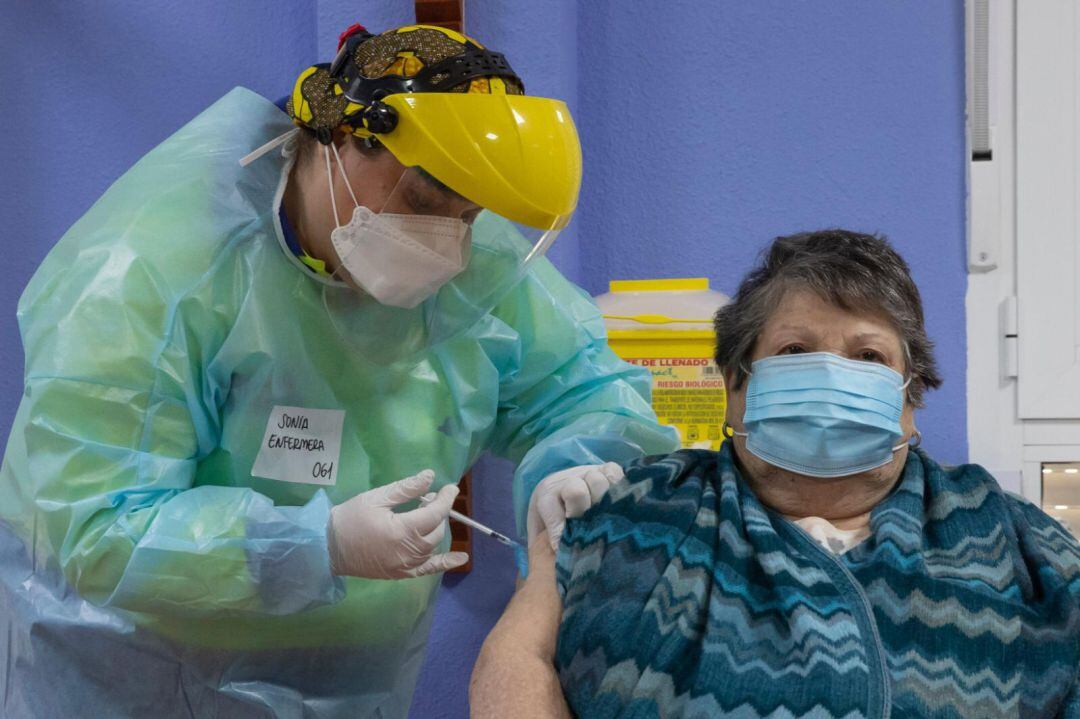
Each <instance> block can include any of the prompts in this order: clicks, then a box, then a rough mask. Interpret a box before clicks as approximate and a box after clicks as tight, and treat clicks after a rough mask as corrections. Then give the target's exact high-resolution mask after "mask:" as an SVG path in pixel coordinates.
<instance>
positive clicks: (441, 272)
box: [325, 93, 581, 363]
mask: <svg viewBox="0 0 1080 719" xmlns="http://www.w3.org/2000/svg"><path fill="white" fill-rule="evenodd" d="M384 102H386V103H387V104H390V105H392V106H393V107H394V108H395V109H396V110H397V112H398V116H399V122H398V124H397V127H396V128H395V129H394V130H393V131H392V132H389V133H386V134H382V135H379V136H378V138H379V140H380V142H382V144H383V145H385V146H386V148H387V149H388V150H389V151H390V152H391V153H393V154H394V156H395V157H396V158H397V159H398V161H399V162H400V163H401V164H403V165H405V170H404V171H403V172H402V174H401V176H400V178H399V179H398V180H397V182H396V185H395V186H394V188H393V190H392V191H391V192H390V193H389V195H388V196H387V197H386V198H385V200H384V201H382V202H381V204H380V206H379V207H377V208H373V207H367V206H365V205H364V204H362V203H361V202H357V201H356V198H353V200H354V201H353V207H352V208H337V207H335V214H336V216H337V218H338V220H337V222H338V223H339V225H338V228H337V229H336V230H335V231H334V233H333V234H332V236H331V239H332V243H333V246H334V250H335V253H336V254H337V259H338V263H337V267H336V268H335V271H334V276H335V278H336V279H338V280H340V281H341V282H342V283H343V284H344V285H346V286H347V288H348V290H346V289H345V288H344V287H341V286H338V287H336V288H335V287H327V291H326V295H325V296H326V299H327V309H328V311H329V312H330V315H331V318H332V319H333V320H334V323H335V326H337V328H338V330H339V332H341V333H342V334H344V335H346V336H347V337H348V338H349V339H350V341H352V342H354V343H359V344H361V345H362V349H363V353H364V355H365V356H367V357H370V358H371V359H372V360H373V361H376V362H378V363H386V362H389V361H397V360H400V359H404V358H406V357H408V356H410V355H414V354H416V353H418V352H420V351H422V350H424V349H426V348H428V347H431V346H432V345H434V344H437V343H439V342H442V341H443V340H446V339H448V338H450V337H452V336H454V335H456V334H458V333H460V332H462V331H464V330H466V329H468V328H469V327H471V326H473V325H474V324H475V323H476V322H477V321H478V320H480V319H481V318H482V317H483V316H485V315H486V314H488V313H489V312H490V311H491V310H492V309H493V308H494V307H495V306H496V305H497V304H498V303H499V301H500V300H502V299H503V297H505V295H506V293H507V292H508V291H509V290H510V289H511V288H513V287H514V285H516V284H517V283H518V282H519V281H520V280H521V278H522V275H523V274H524V273H525V272H526V271H527V270H528V268H529V265H530V264H531V263H532V262H534V261H535V260H536V259H537V258H539V257H543V256H544V254H545V253H546V252H547V250H548V248H549V247H550V246H551V244H552V243H553V242H554V241H555V238H556V237H557V236H558V234H559V232H560V231H561V230H562V228H563V227H565V226H566V224H567V223H568V222H569V220H570V216H571V215H572V213H573V210H574V207H575V206H576V203H577V194H578V188H579V186H580V181H581V155H580V147H579V145H578V141H577V133H576V130H575V128H574V126H573V121H572V120H571V119H570V114H569V111H568V110H567V109H566V106H565V104H563V103H561V102H558V101H554V100H547V99H544V98H533V97H526V96H504V95H478V94H472V95H469V94H462V93H425V94H413V95H406V94H400V95H392V96H389V97H387V98H386V99H385V100H384ZM330 158H331V155H330V154H329V153H328V154H327V156H326V161H327V172H328V173H331V174H332V173H334V172H336V171H335V170H333V169H332V167H331V159H330ZM338 167H339V168H340V163H338ZM342 179H344V178H343V176H342V177H339V178H338V180H339V181H341V180H342ZM345 184H346V186H349V185H348V182H346V183H345ZM350 192H351V189H350ZM341 223H343V224H341ZM372 300H374V301H372Z"/></svg>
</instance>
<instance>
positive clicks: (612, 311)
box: [596, 278, 730, 449]
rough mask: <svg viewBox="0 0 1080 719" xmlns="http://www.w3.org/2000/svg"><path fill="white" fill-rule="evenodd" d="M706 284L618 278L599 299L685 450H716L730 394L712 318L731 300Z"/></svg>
mask: <svg viewBox="0 0 1080 719" xmlns="http://www.w3.org/2000/svg"><path fill="white" fill-rule="evenodd" d="M729 301H730V300H729V299H728V297H727V295H725V294H723V293H721V292H716V291H714V290H711V289H709V280H708V279H705V278H693V279H673V280H615V281H612V282H611V283H610V285H609V292H607V293H606V294H603V295H600V296H599V297H597V298H596V304H597V305H598V306H599V307H600V311H601V312H602V313H603V315H604V322H605V323H606V325H607V332H608V343H609V344H610V345H611V349H612V350H614V351H615V354H617V355H619V356H620V357H622V358H623V359H624V360H626V361H627V362H631V363H633V364H636V365H640V366H642V367H647V368H648V369H649V371H650V372H652V404H653V409H654V410H655V411H656V414H657V416H658V417H659V419H660V422H661V424H670V425H674V426H675V427H676V428H677V429H678V430H679V436H680V437H681V438H682V444H683V446H684V447H699V448H711V449H717V448H719V447H720V442H721V441H722V440H723V434H722V432H721V428H722V427H723V424H724V409H725V407H726V404H727V395H726V393H725V391H724V379H723V377H722V376H721V374H720V370H719V369H717V367H716V365H715V364H714V363H713V350H714V342H715V338H714V335H713V330H712V316H713V314H714V313H715V312H716V310H717V309H718V308H719V307H721V306H722V305H725V304H727V303H728V302H729Z"/></svg>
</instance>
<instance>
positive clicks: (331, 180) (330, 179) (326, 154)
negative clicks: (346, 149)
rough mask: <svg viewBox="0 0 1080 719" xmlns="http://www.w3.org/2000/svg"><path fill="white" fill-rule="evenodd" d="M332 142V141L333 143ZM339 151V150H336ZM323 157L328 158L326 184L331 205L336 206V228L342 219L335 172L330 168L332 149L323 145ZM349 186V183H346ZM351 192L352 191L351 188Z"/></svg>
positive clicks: (339, 225)
mask: <svg viewBox="0 0 1080 719" xmlns="http://www.w3.org/2000/svg"><path fill="white" fill-rule="evenodd" d="M331 144H332V143H331ZM334 151H335V152H337V150H336V149H335V150H334ZM323 157H324V158H325V159H326V184H327V185H328V186H329V187H330V206H331V207H333V208H334V229H337V228H340V227H341V220H340V219H339V218H338V211H337V198H335V197H334V173H333V172H332V171H331V170H330V150H328V149H326V146H325V145H324V146H323ZM345 184H346V186H348V183H347V182H346V183H345ZM349 192H352V189H351V188H350V190H349Z"/></svg>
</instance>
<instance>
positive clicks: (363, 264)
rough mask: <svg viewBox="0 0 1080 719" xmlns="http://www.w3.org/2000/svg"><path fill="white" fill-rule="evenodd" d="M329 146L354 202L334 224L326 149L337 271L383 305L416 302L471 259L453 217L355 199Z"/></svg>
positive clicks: (465, 229) (464, 228) (464, 230)
mask: <svg viewBox="0 0 1080 719" xmlns="http://www.w3.org/2000/svg"><path fill="white" fill-rule="evenodd" d="M333 149H334V155H335V157H336V158H337V161H338V169H339V170H340V172H341V176H342V178H343V179H344V180H345V187H346V188H347V189H348V191H349V195H350V197H352V200H353V203H354V204H355V207H354V208H353V213H352V218H351V219H350V220H349V222H348V223H347V224H344V225H338V224H337V222H338V219H337V218H338V212H337V203H336V201H335V199H334V191H333V175H332V173H331V171H330V152H329V150H328V149H325V148H324V150H325V152H326V172H327V179H328V180H329V181H330V188H331V189H330V201H331V204H332V205H333V208H334V224H335V225H336V227H335V229H334V230H333V232H331V233H330V242H331V243H332V244H333V246H334V251H335V252H337V255H338V259H339V260H340V262H341V267H340V269H339V271H343V272H346V273H348V275H349V277H350V278H352V280H353V281H354V282H355V283H356V284H357V286H359V287H360V289H362V290H363V291H364V292H367V293H368V294H369V295H371V296H372V297H373V298H375V300H376V301H378V302H379V303H381V304H384V305H389V306H391V307H401V308H404V309H412V308H414V307H416V306H417V305H419V304H420V303H421V302H423V301H424V300H426V299H427V298H428V297H431V296H432V295H434V294H435V293H436V292H437V291H438V290H439V288H440V287H442V286H443V285H445V284H446V283H447V282H449V281H450V280H452V279H453V278H454V277H456V276H457V275H458V274H460V273H461V272H462V271H463V270H464V269H465V267H466V266H467V265H468V264H469V234H470V233H469V225H468V224H466V223H465V222H463V221H462V220H460V219H457V218H455V217H440V216H437V215H411V214H394V213H377V212H372V211H371V210H370V209H369V208H367V207H364V206H363V205H361V204H360V203H359V202H357V200H356V195H354V194H353V191H352V186H351V185H350V184H349V181H348V178H347V177H346V176H345V170H344V168H343V167H342V166H341V158H340V157H339V156H338V153H337V147H334V148H333Z"/></svg>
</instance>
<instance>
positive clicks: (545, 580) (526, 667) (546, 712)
mask: <svg viewBox="0 0 1080 719" xmlns="http://www.w3.org/2000/svg"><path fill="white" fill-rule="evenodd" d="M561 619H562V601H561V600H560V599H559V592H558V589H557V588H556V586H555V552H554V550H552V548H551V545H550V544H549V543H548V541H547V536H546V534H544V533H540V534H538V535H537V537H535V538H534V540H533V542H532V543H531V544H530V545H529V576H528V578H527V579H526V580H525V581H524V582H523V583H522V584H521V586H520V587H519V588H518V591H517V593H516V594H514V597H513V598H512V599H511V600H510V604H508V605H507V607H506V611H505V612H503V615H502V618H501V619H499V622H498V624H496V625H495V628H494V629H492V630H491V634H489V635H488V637H487V639H486V640H485V641H484V646H483V647H481V649H480V656H479V657H478V658H477V660H476V666H475V667H474V668H473V674H472V681H471V682H470V683H469V704H470V706H471V716H472V717H473V719H484V718H486V717H499V718H501V717H521V719H562V718H563V717H569V716H570V710H569V709H568V708H567V706H566V700H565V699H564V698H563V694H562V688H561V687H560V686H559V679H558V677H557V676H556V674H555V664H554V661H555V644H556V639H557V637H558V633H559V622H560V620H561Z"/></svg>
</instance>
